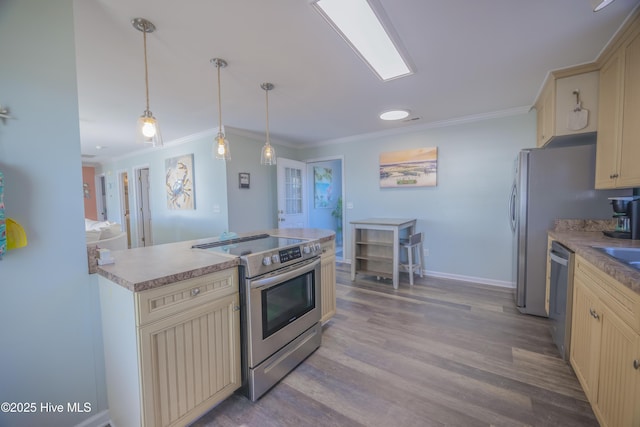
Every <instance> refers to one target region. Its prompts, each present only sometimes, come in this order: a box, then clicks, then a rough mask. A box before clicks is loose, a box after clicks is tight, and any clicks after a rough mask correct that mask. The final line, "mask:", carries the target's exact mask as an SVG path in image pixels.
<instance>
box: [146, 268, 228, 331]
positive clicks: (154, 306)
mask: <svg viewBox="0 0 640 427" xmlns="http://www.w3.org/2000/svg"><path fill="white" fill-rule="evenodd" d="M234 292H238V271H237V270H236V269H228V270H223V271H219V272H216V273H211V274H207V275H204V276H200V277H194V278H193V279H187V280H181V281H179V282H176V283H173V284H171V285H166V286H161V287H158V288H155V289H150V290H148V291H142V292H138V293H136V296H135V298H136V310H137V311H138V315H137V316H136V323H137V325H138V326H140V325H144V324H147V323H150V322H154V321H156V320H159V319H162V318H164V317H166V316H170V315H172V314H175V313H179V312H182V311H184V310H188V309H190V308H192V307H195V306H198V305H200V304H203V303H206V302H209V301H212V300H214V299H217V298H220V297H223V296H226V295H230V294H232V293H234Z"/></svg>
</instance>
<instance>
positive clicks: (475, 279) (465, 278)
mask: <svg viewBox="0 0 640 427" xmlns="http://www.w3.org/2000/svg"><path fill="white" fill-rule="evenodd" d="M424 273H425V274H426V275H427V276H431V277H438V278H440V279H452V280H459V281H461V282H473V283H480V284H481V285H490V286H498V287H501V288H515V287H516V286H515V283H513V282H507V281H506V280H495V279H487V278H484V277H473V276H463V275H460V274H451V273H442V272H439V271H431V270H426V271H425V272H424Z"/></svg>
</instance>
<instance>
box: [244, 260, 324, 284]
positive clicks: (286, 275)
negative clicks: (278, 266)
mask: <svg viewBox="0 0 640 427" xmlns="http://www.w3.org/2000/svg"><path fill="white" fill-rule="evenodd" d="M319 264H320V258H317V259H315V260H314V261H313V262H309V263H306V264H304V265H303V266H301V267H298V268H296V269H293V270H289V271H284V272H282V273H278V274H276V275H273V276H269V277H265V278H263V279H258V280H251V285H250V286H251V289H258V288H270V287H273V286H275V285H279V284H280V283H282V282H286V281H287V280H289V279H295V278H296V277H298V276H301V275H303V274H305V273H308V272H310V271H313V270H315V269H316V267H317V266H318V265H319Z"/></svg>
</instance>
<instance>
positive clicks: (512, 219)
mask: <svg viewBox="0 0 640 427" xmlns="http://www.w3.org/2000/svg"><path fill="white" fill-rule="evenodd" d="M516 191H517V188H516V184H515V182H514V183H513V186H512V187H511V195H510V196H509V224H510V225H511V231H512V232H514V233H515V231H516Z"/></svg>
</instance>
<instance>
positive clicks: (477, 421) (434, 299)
mask: <svg viewBox="0 0 640 427" xmlns="http://www.w3.org/2000/svg"><path fill="white" fill-rule="evenodd" d="M337 265H338V268H337V282H338V284H337V295H338V300H337V306H338V310H337V314H336V315H335V316H334V318H333V319H332V320H330V321H329V322H328V323H327V324H326V325H325V326H324V333H323V339H322V346H321V347H320V348H319V349H318V350H317V351H316V352H315V353H313V354H312V355H311V356H310V357H309V358H307V359H306V360H305V361H304V362H303V363H302V364H301V365H299V366H298V367H297V368H296V369H295V370H294V371H293V372H291V373H290V374H289V375H288V376H287V377H286V378H285V379H284V380H282V381H281V382H280V383H279V384H278V385H276V386H275V387H274V388H273V389H272V390H271V391H269V392H268V393H267V394H266V395H265V396H263V397H262V398H261V399H260V400H259V401H258V402H256V403H252V402H251V401H249V400H248V399H246V398H244V397H242V396H239V395H234V396H232V397H231V398H229V399H227V400H226V401H224V402H222V403H221V404H220V405H218V406H217V407H216V408H214V409H213V410H211V411H210V412H209V413H208V414H206V415H205V416H204V417H202V418H201V419H200V420H198V421H197V422H195V423H194V424H193V425H194V426H198V427H205V426H207V427H210V426H247V427H249V426H260V427H262V426H341V427H342V426H344V427H348V426H465V427H466V426H554V427H555V426H562V427H570V426H576V427H577V426H580V427H585V426H597V425H598V423H597V421H596V420H595V417H594V415H593V412H592V411H591V408H590V406H589V404H588V402H587V401H586V398H585V395H584V393H583V392H582V389H581V388H580V385H579V384H578V380H577V379H576V377H575V375H574V373H573V371H572V370H571V368H570V367H569V365H568V364H567V363H565V362H564V361H563V360H562V359H561V358H560V356H559V355H558V352H557V350H556V348H555V347H554V345H553V342H552V341H551V335H550V333H549V324H548V320H547V319H543V318H538V317H533V316H528V315H522V314H520V313H518V312H517V310H516V308H515V305H514V303H513V290H511V289H502V288H496V287H492V286H485V285H479V284H473V283H467V282H458V281H454V280H444V279H434V278H431V277H425V278H423V279H420V278H416V281H415V285H414V286H413V287H409V283H408V276H407V275H406V274H403V275H401V283H400V286H399V289H398V290H397V291H396V290H394V289H393V287H392V285H391V283H390V281H385V280H381V281H377V280H376V279H375V278H373V277H372V278H358V280H356V281H355V282H352V281H351V280H350V276H349V265H346V264H345V265H342V264H337Z"/></svg>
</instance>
